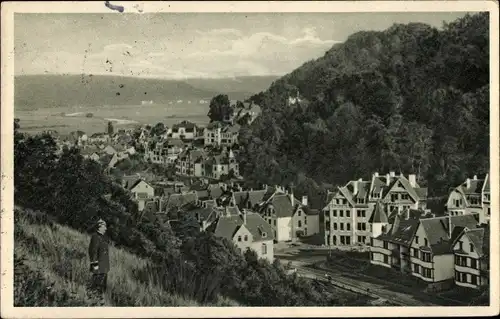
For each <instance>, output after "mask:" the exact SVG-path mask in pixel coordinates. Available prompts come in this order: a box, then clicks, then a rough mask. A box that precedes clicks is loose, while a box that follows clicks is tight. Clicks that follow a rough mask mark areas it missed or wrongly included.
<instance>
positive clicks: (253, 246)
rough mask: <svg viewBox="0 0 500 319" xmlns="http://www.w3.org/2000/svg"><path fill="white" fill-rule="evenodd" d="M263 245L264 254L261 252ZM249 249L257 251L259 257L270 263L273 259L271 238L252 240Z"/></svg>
mask: <svg viewBox="0 0 500 319" xmlns="http://www.w3.org/2000/svg"><path fill="white" fill-rule="evenodd" d="M263 245H266V248H267V249H266V250H267V253H266V254H264V253H263V248H262V246H263ZM251 249H252V250H253V251H255V252H256V253H257V256H259V258H264V259H267V260H268V261H269V262H271V263H272V262H273V261H274V243H273V241H272V239H271V240H262V241H256V242H252V244H251Z"/></svg>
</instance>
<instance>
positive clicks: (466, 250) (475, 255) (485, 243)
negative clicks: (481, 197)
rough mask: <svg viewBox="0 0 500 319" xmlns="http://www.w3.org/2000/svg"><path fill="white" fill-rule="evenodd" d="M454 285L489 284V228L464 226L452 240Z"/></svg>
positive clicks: (474, 285)
mask: <svg viewBox="0 0 500 319" xmlns="http://www.w3.org/2000/svg"><path fill="white" fill-rule="evenodd" d="M453 253H454V259H455V267H454V269H455V285H457V286H460V287H466V288H473V289H479V288H480V287H484V286H487V285H489V277H490V274H489V272H490V271H489V269H490V265H489V264H490V263H489V255H490V228H489V224H482V225H480V226H479V227H476V228H471V229H469V228H467V227H465V228H464V229H463V231H462V232H461V233H460V235H458V237H457V238H456V239H455V241H454V242H453Z"/></svg>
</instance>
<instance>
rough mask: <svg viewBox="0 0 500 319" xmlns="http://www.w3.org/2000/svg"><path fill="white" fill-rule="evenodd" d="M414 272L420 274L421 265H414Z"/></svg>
mask: <svg viewBox="0 0 500 319" xmlns="http://www.w3.org/2000/svg"><path fill="white" fill-rule="evenodd" d="M413 272H414V273H416V274H419V273H420V265H417V264H413Z"/></svg>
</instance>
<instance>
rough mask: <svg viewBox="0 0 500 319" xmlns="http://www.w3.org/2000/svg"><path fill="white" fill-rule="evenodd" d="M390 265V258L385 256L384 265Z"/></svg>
mask: <svg viewBox="0 0 500 319" xmlns="http://www.w3.org/2000/svg"><path fill="white" fill-rule="evenodd" d="M388 263H389V256H387V255H384V264H388Z"/></svg>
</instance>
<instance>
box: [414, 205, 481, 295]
mask: <svg viewBox="0 0 500 319" xmlns="http://www.w3.org/2000/svg"><path fill="white" fill-rule="evenodd" d="M478 221H479V216H478V214H467V215H458V216H444V217H433V218H424V219H421V220H420V223H419V226H418V228H417V231H416V232H415V235H414V236H413V239H412V242H411V245H410V261H411V271H412V275H413V276H414V277H417V278H420V279H421V280H422V281H424V282H426V283H427V284H428V287H429V288H430V289H441V288H446V287H449V285H450V284H452V283H453V281H454V278H455V269H454V258H455V257H454V253H453V249H452V243H453V242H454V241H455V239H456V238H457V237H458V236H459V235H460V234H461V233H462V232H463V230H464V228H469V229H473V228H476V226H477V224H478Z"/></svg>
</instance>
